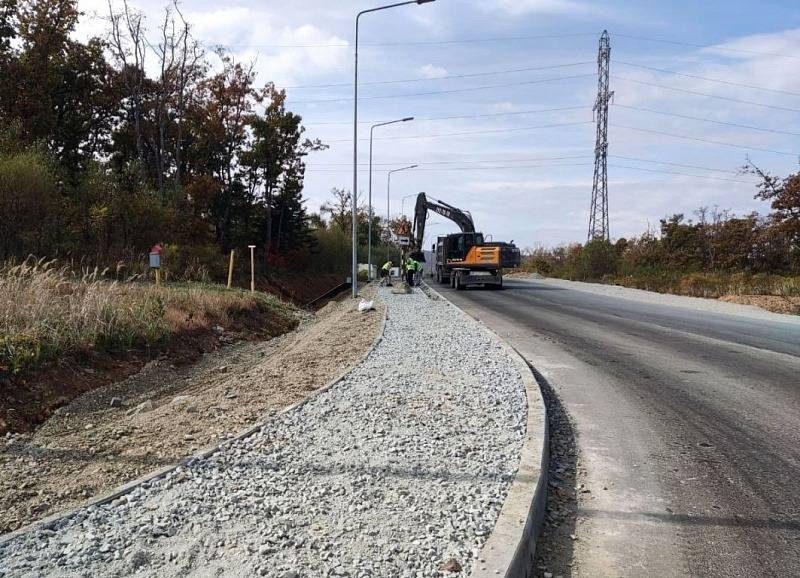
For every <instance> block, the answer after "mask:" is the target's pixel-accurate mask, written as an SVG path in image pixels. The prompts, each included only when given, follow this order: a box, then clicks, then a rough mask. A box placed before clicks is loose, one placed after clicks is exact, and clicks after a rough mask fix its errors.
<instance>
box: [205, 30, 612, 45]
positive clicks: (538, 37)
mask: <svg viewBox="0 0 800 578" xmlns="http://www.w3.org/2000/svg"><path fill="white" fill-rule="evenodd" d="M596 34H597V33H596V32H574V33H568V34H540V35H535V36H496V37H489V38H462V39H457V40H419V41H413V40H412V41H405V42H360V43H359V45H361V46H433V45H449V44H481V43H485V42H516V41H519V40H544V39H552V38H575V37H579V36H595V35H596ZM212 46H220V47H222V48H231V47H236V48H349V47H350V46H352V45H351V44H350V43H349V42H339V43H327V44H246V43H232V44H213V45H212Z"/></svg>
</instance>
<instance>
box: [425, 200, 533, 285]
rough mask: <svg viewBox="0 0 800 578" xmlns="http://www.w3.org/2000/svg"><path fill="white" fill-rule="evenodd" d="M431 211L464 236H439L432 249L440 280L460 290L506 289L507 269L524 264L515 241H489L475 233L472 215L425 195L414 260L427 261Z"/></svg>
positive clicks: (480, 234)
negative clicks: (475, 287)
mask: <svg viewBox="0 0 800 578" xmlns="http://www.w3.org/2000/svg"><path fill="white" fill-rule="evenodd" d="M428 211H433V212H434V213H438V214H439V215H442V216H443V217H445V218H447V219H450V220H451V221H453V222H454V223H456V224H457V225H458V227H459V228H460V229H461V232H460V233H454V234H452V235H445V236H443V237H437V239H436V243H435V244H434V245H433V246H432V251H433V255H434V256H435V257H434V258H435V266H434V269H435V272H434V276H435V277H436V281H438V282H439V283H450V286H451V287H454V288H456V289H464V288H466V287H468V286H469V285H483V286H484V287H487V288H493V289H494V288H496V289H502V287H503V270H504V269H511V268H514V267H519V264H520V252H519V249H518V248H517V246H516V245H514V242H513V241H512V242H510V243H504V242H499V241H486V240H485V239H484V236H483V233H477V232H475V223H474V222H473V220H472V215H470V214H469V212H467V211H462V210H461V209H457V208H456V207H454V206H452V205H448V204H447V203H445V202H442V201H432V200H430V199H428V197H427V195H426V194H425V193H420V194H419V195H418V196H417V205H416V208H415V212H414V230H413V241H412V243H413V246H412V250H413V251H414V252H413V253H412V257H414V258H415V259H417V260H423V261H424V260H425V259H424V253H423V251H422V242H423V239H424V237H425V222H426V220H427V218H428Z"/></svg>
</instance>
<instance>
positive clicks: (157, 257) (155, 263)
mask: <svg viewBox="0 0 800 578" xmlns="http://www.w3.org/2000/svg"><path fill="white" fill-rule="evenodd" d="M150 268H151V269H154V270H155V272H156V286H159V285H161V245H154V246H153V248H152V249H150Z"/></svg>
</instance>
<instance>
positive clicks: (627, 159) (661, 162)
mask: <svg viewBox="0 0 800 578" xmlns="http://www.w3.org/2000/svg"><path fill="white" fill-rule="evenodd" d="M608 156H609V157H611V158H615V159H622V160H626V161H637V162H640V163H655V164H659V165H669V166H674V167H684V168H687V169H697V170H700V171H711V172H715V173H725V174H737V171H732V170H730V169H727V170H726V169H715V168H711V167H701V166H698V165H686V164H682V163H675V162H671V161H657V160H655V159H643V158H640V157H626V156H622V155H608Z"/></svg>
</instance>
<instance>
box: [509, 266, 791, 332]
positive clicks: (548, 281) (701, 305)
mask: <svg viewBox="0 0 800 578" xmlns="http://www.w3.org/2000/svg"><path fill="white" fill-rule="evenodd" d="M516 279H517V280H518V281H525V282H527V281H535V282H536V283H540V284H543V285H551V286H554V287H564V288H566V289H572V290H574V291H583V292H584V293H594V294H595V295H604V296H608V297H617V298H620V299H628V300H631V301H636V302H639V303H652V304H656V305H667V306H671V307H681V308H684V309H694V310H696V311H705V312H710V313H720V314H724V315H736V316H739V317H748V318H751V319H758V320H760V321H774V322H779V323H790V324H793V325H800V316H798V315H787V314H782V313H771V312H769V311H765V310H764V309H761V308H760V307H757V306H756V305H749V304H741V303H729V302H725V301H720V300H717V299H704V298H702V297H687V296H684V295H671V294H668V293H655V292H653V291H645V290H643V289H632V288H630V287H622V286H620V285H604V284H601V283H584V282H582V281H566V280H564V279H552V278H545V279H539V278H532V277H530V276H527V277H524V276H519V277H516Z"/></svg>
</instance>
